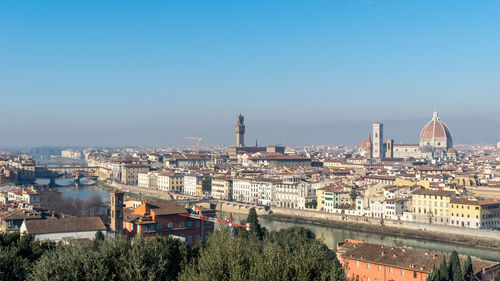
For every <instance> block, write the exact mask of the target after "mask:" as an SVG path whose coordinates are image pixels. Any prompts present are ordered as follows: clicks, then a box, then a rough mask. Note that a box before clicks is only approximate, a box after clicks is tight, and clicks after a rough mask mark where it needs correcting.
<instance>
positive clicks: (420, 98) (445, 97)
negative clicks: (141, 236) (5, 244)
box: [0, 0, 500, 147]
mask: <svg viewBox="0 0 500 281" xmlns="http://www.w3.org/2000/svg"><path fill="white" fill-rule="evenodd" d="M498 10H500V2H482V3H480V4H478V3H477V2H471V1H439V2H436V1H414V2H406V1H395V0H392V1H391V0H389V1H323V0H320V1H315V2H313V3H311V2H302V1H288V0H287V1H284V0H281V1H280V0H278V1H260V0H257V1H252V2H248V3H246V2H241V1H222V2H217V3H214V2H207V1H147V2H136V1H120V3H119V4H116V3H115V2H112V1H33V0H27V1H3V3H2V4H0V26H1V31H2V36H1V38H0V65H1V67H0V94H1V97H2V105H3V106H2V113H3V116H4V121H3V122H2V123H1V124H0V130H1V131H2V132H3V133H2V137H1V138H0V147H9V146H25V145H33V146H39V145H89V146H91V145H92V146H94V145H99V146H101V145H103V146H106V145H116V146H120V145H139V146H141V145H147V146H165V145H175V144H189V143H190V142H189V141H187V140H184V137H185V136H199V137H203V138H204V143H206V144H215V143H221V144H227V145H230V144H232V143H234V124H235V116H236V115H237V114H238V113H243V114H244V115H245V117H246V121H247V136H246V142H247V144H248V145H252V144H253V143H254V141H255V138H258V140H259V143H261V144H276V143H289V144H329V143H330V144H342V143H344V144H346V143H351V144H356V143H359V141H361V139H362V138H365V137H366V134H367V132H368V130H369V126H370V124H371V123H372V122H374V121H384V120H386V121H387V123H388V124H386V131H387V133H386V136H388V137H392V138H394V139H395V141H396V142H399V141H401V142H406V143H408V142H409V143H417V142H418V134H419V132H420V129H421V127H422V126H423V125H424V124H425V122H427V121H428V120H429V119H430V118H431V116H432V112H433V110H434V109H438V110H439V113H440V116H441V118H442V119H443V120H444V121H445V122H446V123H448V125H449V126H450V129H451V131H452V133H453V134H454V140H455V142H456V143H460V142H465V143H469V142H487V143H493V142H496V141H500V126H499V125H498V124H499V122H500V114H499V113H498V105H499V104H500V79H498V77H500V67H498V66H499V65H500V51H499V50H500V37H499V36H496V33H495V31H496V30H499V29H500V17H498V13H497V11H498ZM479 119H480V120H486V121H478V120H479ZM390 120H395V122H394V126H391V125H390V123H391V121H390ZM404 120H407V121H408V123H407V124H406V123H405V124H400V123H401V122H400V121H404ZM415 120H416V121H415ZM455 120H457V121H455ZM460 120H462V121H463V122H464V123H463V124H461V122H460ZM474 120H475V121H474ZM324 123H327V124H329V125H328V126H327V127H328V128H324V129H322V128H321V124H324ZM345 124H350V127H349V126H345ZM331 131H333V132H331ZM358 139H359V140H358Z"/></svg>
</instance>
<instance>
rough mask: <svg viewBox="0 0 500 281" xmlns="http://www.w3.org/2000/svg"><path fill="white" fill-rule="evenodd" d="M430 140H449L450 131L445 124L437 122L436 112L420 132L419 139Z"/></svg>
mask: <svg viewBox="0 0 500 281" xmlns="http://www.w3.org/2000/svg"><path fill="white" fill-rule="evenodd" d="M424 138H425V139H431V138H448V139H451V133H450V129H448V126H446V124H445V123H444V122H443V121H441V120H439V118H438V115H437V112H434V116H433V117H432V120H431V121H429V123H427V124H426V125H425V126H424V128H423V129H422V132H420V139H424Z"/></svg>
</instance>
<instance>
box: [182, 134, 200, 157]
mask: <svg viewBox="0 0 500 281" xmlns="http://www.w3.org/2000/svg"><path fill="white" fill-rule="evenodd" d="M185 139H187V140H194V141H196V154H198V153H199V152H200V141H201V140H202V138H200V137H185Z"/></svg>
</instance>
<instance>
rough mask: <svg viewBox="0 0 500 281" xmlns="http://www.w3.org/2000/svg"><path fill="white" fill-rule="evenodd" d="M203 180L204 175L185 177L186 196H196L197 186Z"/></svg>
mask: <svg viewBox="0 0 500 281" xmlns="http://www.w3.org/2000/svg"><path fill="white" fill-rule="evenodd" d="M202 180H203V176H202V175H194V174H190V175H185V176H184V194H186V195H192V196H196V186H197V185H198V184H200V183H201V181H202Z"/></svg>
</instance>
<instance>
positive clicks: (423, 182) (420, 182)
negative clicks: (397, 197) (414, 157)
mask: <svg viewBox="0 0 500 281" xmlns="http://www.w3.org/2000/svg"><path fill="white" fill-rule="evenodd" d="M415 184H416V185H420V186H423V187H425V188H430V186H431V182H430V181H428V180H418V181H412V180H408V179H402V178H396V180H395V181H394V185H397V186H405V185H415Z"/></svg>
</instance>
